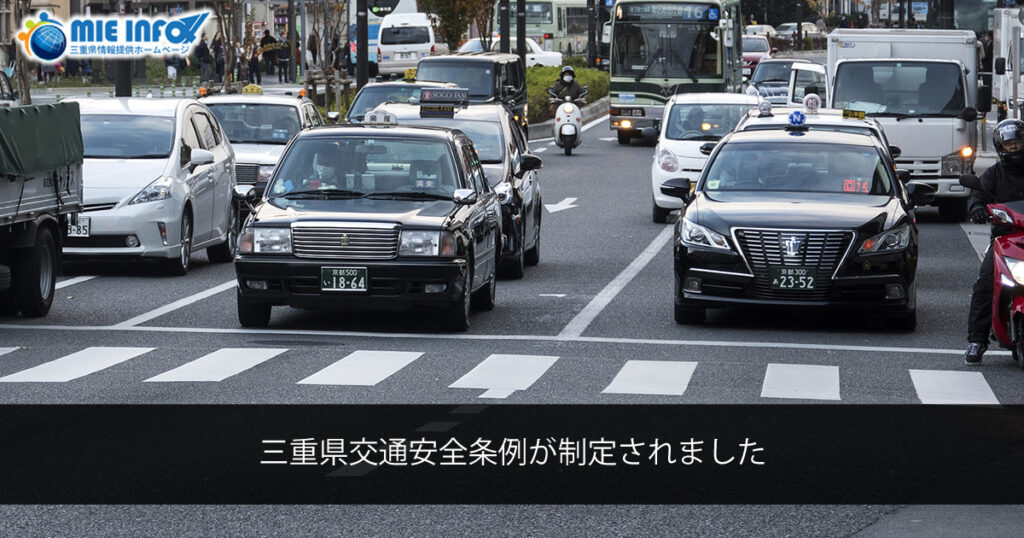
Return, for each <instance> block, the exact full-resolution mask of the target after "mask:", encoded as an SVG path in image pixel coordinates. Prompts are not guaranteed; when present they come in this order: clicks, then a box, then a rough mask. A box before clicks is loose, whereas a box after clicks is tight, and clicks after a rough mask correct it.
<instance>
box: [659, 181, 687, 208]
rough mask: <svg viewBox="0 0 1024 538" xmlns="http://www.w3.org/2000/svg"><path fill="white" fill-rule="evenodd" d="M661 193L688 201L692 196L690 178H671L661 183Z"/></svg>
mask: <svg viewBox="0 0 1024 538" xmlns="http://www.w3.org/2000/svg"><path fill="white" fill-rule="evenodd" d="M661 193H662V194H664V195H665V196H671V197H673V198H679V199H680V200H682V201H683V202H686V203H689V201H690V198H691V197H692V196H691V195H690V180H689V179H688V178H685V177H675V178H672V179H670V180H668V181H666V182H664V183H662V184H661Z"/></svg>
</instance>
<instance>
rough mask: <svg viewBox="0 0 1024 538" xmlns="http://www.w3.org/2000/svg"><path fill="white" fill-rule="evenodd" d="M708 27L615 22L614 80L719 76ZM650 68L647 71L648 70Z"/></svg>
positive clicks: (712, 29)
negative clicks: (634, 77) (642, 77)
mask: <svg viewBox="0 0 1024 538" xmlns="http://www.w3.org/2000/svg"><path fill="white" fill-rule="evenodd" d="M715 27H716V25H715V24H711V23H680V24H666V23H623V22H616V23H615V30H614V34H615V36H614V40H613V43H612V62H613V65H612V69H613V73H614V74H615V75H617V76H623V75H626V76H628V75H633V76H637V75H640V74H641V73H644V70H645V69H646V74H645V75H644V76H647V77H658V78H683V77H686V78H689V76H690V75H691V74H692V75H694V76H710V75H715V74H719V73H721V66H720V65H719V58H718V42H717V41H715V39H714V38H713V37H712V36H714V32H715ZM648 64H650V67H648Z"/></svg>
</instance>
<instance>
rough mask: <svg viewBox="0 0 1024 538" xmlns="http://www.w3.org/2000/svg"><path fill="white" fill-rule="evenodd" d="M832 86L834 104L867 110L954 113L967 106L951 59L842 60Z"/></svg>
mask: <svg viewBox="0 0 1024 538" xmlns="http://www.w3.org/2000/svg"><path fill="white" fill-rule="evenodd" d="M834 87H835V89H836V90H835V98H834V99H835V108H845V109H851V110H862V111H864V112H866V113H868V114H877V115H882V116H884V115H898V116H902V115H908V116H944V117H953V116H958V115H959V114H960V113H961V111H962V110H963V108H964V106H966V105H965V103H966V95H965V92H964V85H963V77H962V76H961V73H960V68H959V67H958V66H957V65H956V64H952V63H945V62H943V63H938V62H934V63H933V62H851V63H844V64H841V65H840V66H839V68H838V70H837V72H836V81H835V83H834Z"/></svg>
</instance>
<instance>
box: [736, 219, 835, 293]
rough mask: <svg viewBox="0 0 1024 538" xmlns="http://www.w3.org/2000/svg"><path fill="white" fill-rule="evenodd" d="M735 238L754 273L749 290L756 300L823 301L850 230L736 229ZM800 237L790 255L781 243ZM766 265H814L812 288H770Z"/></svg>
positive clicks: (830, 285) (830, 287)
mask: <svg viewBox="0 0 1024 538" xmlns="http://www.w3.org/2000/svg"><path fill="white" fill-rule="evenodd" d="M735 235H736V241H737V243H738V244H739V247H740V249H741V250H742V251H743V255H744V256H745V257H746V259H747V263H748V264H750V269H751V270H752V271H753V272H754V283H753V288H752V291H753V293H754V296H755V297H756V298H759V299H795V300H805V301H821V300H825V299H826V298H827V297H828V296H829V294H830V292H831V290H832V275H833V274H834V273H835V271H836V267H837V266H838V264H839V263H840V262H841V261H842V257H843V255H844V254H845V253H846V250H847V248H848V247H849V246H850V242H851V241H853V232H841V231H830V232H825V231H805V230H756V229H740V230H736V232H735ZM791 237H796V238H799V239H800V240H801V246H800V248H799V250H798V252H797V253H796V255H795V256H789V255H787V253H786V252H785V250H784V247H783V242H784V241H786V240H787V239H789V238H791ZM769 266H811V267H816V268H817V275H816V278H815V289H813V290H773V289H772V287H771V277H770V276H769V272H768V267H769Z"/></svg>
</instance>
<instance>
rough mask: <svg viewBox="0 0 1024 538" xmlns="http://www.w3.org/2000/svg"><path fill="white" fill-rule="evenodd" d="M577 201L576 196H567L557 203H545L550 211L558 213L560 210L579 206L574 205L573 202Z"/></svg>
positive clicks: (545, 206)
mask: <svg viewBox="0 0 1024 538" xmlns="http://www.w3.org/2000/svg"><path fill="white" fill-rule="evenodd" d="M575 201H576V198H566V199H564V200H562V201H561V202H558V203H557V204H544V208H545V209H547V210H548V213H558V212H559V211H564V210H566V209H572V208H574V207H579V206H577V205H573V202H575Z"/></svg>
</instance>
